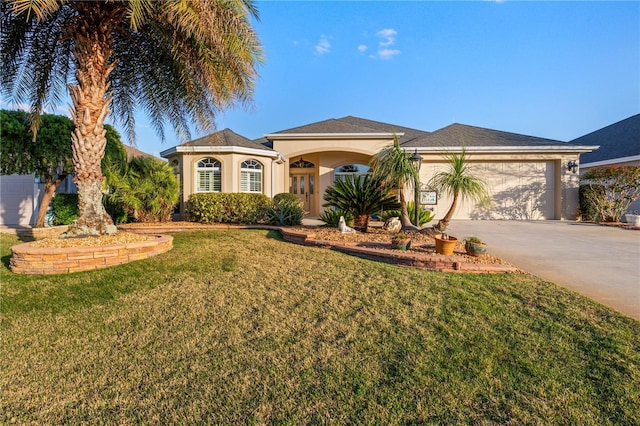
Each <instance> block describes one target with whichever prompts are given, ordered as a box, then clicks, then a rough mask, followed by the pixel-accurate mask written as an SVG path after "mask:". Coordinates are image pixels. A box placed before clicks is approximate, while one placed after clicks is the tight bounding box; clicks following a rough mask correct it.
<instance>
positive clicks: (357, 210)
mask: <svg viewBox="0 0 640 426" xmlns="http://www.w3.org/2000/svg"><path fill="white" fill-rule="evenodd" d="M324 200H325V201H326V203H325V204H323V205H322V206H323V207H336V208H338V209H340V210H343V211H345V212H349V213H351V214H353V218H354V223H353V228H354V229H356V230H358V231H362V232H367V227H368V226H369V216H370V215H372V214H373V213H378V212H379V211H381V210H387V209H394V208H398V202H397V201H396V197H395V195H393V194H392V192H391V191H390V189H389V187H388V186H387V185H385V184H384V182H383V180H382V179H379V178H378V177H375V176H372V175H369V174H366V175H345V177H344V178H343V179H339V180H337V181H335V182H334V183H333V185H332V186H330V187H328V188H327V190H326V192H325V194H324Z"/></svg>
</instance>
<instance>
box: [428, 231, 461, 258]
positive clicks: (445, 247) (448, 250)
mask: <svg viewBox="0 0 640 426" xmlns="http://www.w3.org/2000/svg"><path fill="white" fill-rule="evenodd" d="M433 238H434V239H435V240H436V253H438V254H444V255H447V256H451V255H452V254H453V249H454V248H455V247H456V244H457V243H458V239H457V238H456V237H452V236H449V239H448V240H443V239H442V238H440V237H433Z"/></svg>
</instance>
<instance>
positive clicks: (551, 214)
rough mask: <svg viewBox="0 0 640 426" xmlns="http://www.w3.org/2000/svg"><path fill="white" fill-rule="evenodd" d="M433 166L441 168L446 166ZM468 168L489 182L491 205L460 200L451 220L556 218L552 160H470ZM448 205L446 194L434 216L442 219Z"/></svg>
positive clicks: (449, 201) (448, 200) (553, 165)
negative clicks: (473, 161) (485, 205)
mask: <svg viewBox="0 0 640 426" xmlns="http://www.w3.org/2000/svg"><path fill="white" fill-rule="evenodd" d="M434 167H435V169H436V170H437V171H440V170H444V169H445V167H446V165H444V164H438V165H437V166H434ZM471 170H472V171H473V173H475V174H477V175H478V176H481V177H482V178H483V179H484V180H485V181H486V182H487V183H488V186H489V193H490V195H491V204H490V205H489V206H487V207H483V206H479V205H476V204H475V203H473V202H469V201H465V202H462V203H461V204H460V205H459V207H458V209H457V212H456V215H455V216H454V219H508V220H544V219H555V206H554V203H555V185H554V181H555V164H554V162H553V161H539V162H487V163H472V164H471ZM434 171H435V170H434ZM425 177H426V176H425ZM450 205H451V199H450V198H448V197H442V198H441V199H440V200H438V206H437V207H436V209H435V213H436V217H437V218H442V217H443V216H444V215H445V214H446V212H447V210H448V208H449V206H450Z"/></svg>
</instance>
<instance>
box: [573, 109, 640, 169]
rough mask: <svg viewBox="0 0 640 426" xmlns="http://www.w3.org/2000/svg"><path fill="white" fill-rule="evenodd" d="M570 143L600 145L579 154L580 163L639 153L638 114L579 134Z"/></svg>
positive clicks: (639, 122)
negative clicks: (588, 151) (590, 150)
mask: <svg viewBox="0 0 640 426" xmlns="http://www.w3.org/2000/svg"><path fill="white" fill-rule="evenodd" d="M571 143H575V144H581V145H600V149H597V150H595V151H593V152H590V153H587V154H582V155H581V156H580V162H581V163H582V164H586V163H594V162H596V161H604V160H611V159H614V158H623V157H631V156H635V155H640V114H636V115H632V116H631V117H629V118H626V119H624V120H622V121H618V122H617V123H614V124H611V125H609V126H607V127H603V128H602V129H599V130H596V131H594V132H591V133H589V134H586V135H584V136H581V137H579V138H577V139H574V140H572V141H571Z"/></svg>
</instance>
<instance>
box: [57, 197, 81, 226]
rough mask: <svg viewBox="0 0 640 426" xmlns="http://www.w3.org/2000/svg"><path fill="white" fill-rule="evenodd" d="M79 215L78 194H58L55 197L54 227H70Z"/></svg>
mask: <svg viewBox="0 0 640 426" xmlns="http://www.w3.org/2000/svg"><path fill="white" fill-rule="evenodd" d="M79 214H80V211H79V210H78V194H56V195H55V196H54V197H53V224H54V225H70V224H71V223H73V221H74V220H76V219H77V218H78V215H79Z"/></svg>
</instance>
